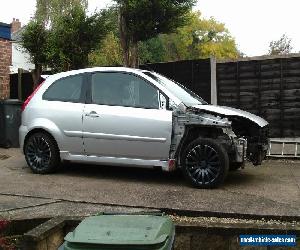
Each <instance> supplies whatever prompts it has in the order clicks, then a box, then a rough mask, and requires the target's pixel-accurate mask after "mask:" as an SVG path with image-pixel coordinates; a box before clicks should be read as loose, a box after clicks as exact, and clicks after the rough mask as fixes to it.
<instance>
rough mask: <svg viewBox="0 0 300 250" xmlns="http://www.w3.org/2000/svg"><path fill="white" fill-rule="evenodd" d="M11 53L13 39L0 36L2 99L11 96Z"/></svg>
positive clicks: (0, 90)
mask: <svg viewBox="0 0 300 250" xmlns="http://www.w3.org/2000/svg"><path fill="white" fill-rule="evenodd" d="M11 53H12V48H11V41H10V40H6V39H3V38H0V99H7V98H8V97H9V66H10V65H11Z"/></svg>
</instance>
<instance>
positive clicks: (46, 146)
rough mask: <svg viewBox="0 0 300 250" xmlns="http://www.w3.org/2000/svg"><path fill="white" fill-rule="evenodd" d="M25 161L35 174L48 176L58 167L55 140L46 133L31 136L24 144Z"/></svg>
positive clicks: (57, 152)
mask: <svg viewBox="0 0 300 250" xmlns="http://www.w3.org/2000/svg"><path fill="white" fill-rule="evenodd" d="M24 154H25V159H26V162H27V164H28V166H29V167H30V169H31V170H32V172H33V173H36V174H48V173H52V172H54V171H55V170H57V168H58V166H59V165H60V156H59V149H58V147H57V144H56V142H55V140H54V139H53V138H52V137H51V136H50V135H48V134H46V133H35V134H32V135H31V136H30V137H29V138H28V139H27V140H26V142H25V146H24Z"/></svg>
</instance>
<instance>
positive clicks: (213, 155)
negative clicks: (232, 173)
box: [181, 138, 229, 188]
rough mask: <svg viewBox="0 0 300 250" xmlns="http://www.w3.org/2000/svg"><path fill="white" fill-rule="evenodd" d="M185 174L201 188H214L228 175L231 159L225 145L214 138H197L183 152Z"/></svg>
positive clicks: (182, 160) (182, 159)
mask: <svg viewBox="0 0 300 250" xmlns="http://www.w3.org/2000/svg"><path fill="white" fill-rule="evenodd" d="M181 165H182V170H183V173H184V176H185V177H186V178H187V179H188V180H189V182H190V183H191V184H192V185H193V186H196V187H199V188H213V187H216V186H219V185H220V184H222V183H223V181H224V179H225V178H226V176H227V173H228V168H229V160H228V155H227V152H226V151H225V149H224V147H223V146H222V145H220V144H218V143H217V142H215V141H214V140H212V139H206V138H205V139H204V138H203V139H202V138H199V139H196V140H194V141H193V142H192V143H190V144H189V145H188V147H187V148H186V150H185V151H184V152H183V155H182V158H181Z"/></svg>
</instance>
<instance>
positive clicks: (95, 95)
mask: <svg viewBox="0 0 300 250" xmlns="http://www.w3.org/2000/svg"><path fill="white" fill-rule="evenodd" d="M22 109H23V113H22V125H21V127H20V144H21V146H22V148H23V151H24V154H25V159H26V161H27V163H28V165H29V167H30V168H31V170H32V171H33V172H34V173H38V174H46V173H50V172H54V171H55V170H57V169H58V168H59V166H60V163H61V162H62V161H71V162H82V163H83V162H84V163H93V164H99V165H101V164H103V165H104V164H105V165H117V166H121V165H125V166H136V167H148V168H155V167H159V168H161V169H162V170H164V171H173V170H175V169H177V168H179V169H181V170H182V172H183V175H184V176H185V178H186V179H187V180H188V181H189V182H190V183H191V184H192V185H193V186H196V187H200V188H212V187H216V186H218V185H220V184H221V183H223V181H224V179H225V178H226V175H227V173H228V171H229V170H235V169H238V168H240V167H242V166H243V164H244V162H245V160H246V159H248V160H250V161H251V162H252V163H253V164H254V165H259V164H261V162H262V160H263V159H264V157H265V155H266V152H267V147H268V138H267V132H268V122H266V121H265V120H264V119H262V118H260V117H258V116H255V115H253V114H251V113H248V112H245V111H242V110H238V109H233V108H228V107H221V106H213V105H209V104H207V103H206V102H205V101H204V100H203V99H201V98H200V97H199V96H197V95H196V94H195V93H193V92H191V91H190V90H188V89H186V88H185V87H183V86H182V85H180V84H178V83H176V82H174V81H171V80H170V79H168V78H166V77H164V76H162V75H160V74H157V73H155V72H150V71H145V70H137V69H129V68H90V69H82V70H76V71H69V72H63V73H59V74H56V75H52V76H49V77H48V78H47V79H46V80H45V81H44V82H43V83H42V84H41V85H39V87H38V89H36V90H35V91H34V93H33V94H32V95H31V96H30V97H29V98H28V99H27V100H26V101H25V102H24V105H23V107H22Z"/></svg>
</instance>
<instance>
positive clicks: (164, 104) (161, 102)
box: [159, 93, 168, 109]
mask: <svg viewBox="0 0 300 250" xmlns="http://www.w3.org/2000/svg"><path fill="white" fill-rule="evenodd" d="M167 103H168V102H167V98H166V97H165V96H164V95H163V94H162V93H159V108H160V109H167Z"/></svg>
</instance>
